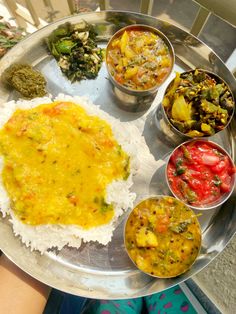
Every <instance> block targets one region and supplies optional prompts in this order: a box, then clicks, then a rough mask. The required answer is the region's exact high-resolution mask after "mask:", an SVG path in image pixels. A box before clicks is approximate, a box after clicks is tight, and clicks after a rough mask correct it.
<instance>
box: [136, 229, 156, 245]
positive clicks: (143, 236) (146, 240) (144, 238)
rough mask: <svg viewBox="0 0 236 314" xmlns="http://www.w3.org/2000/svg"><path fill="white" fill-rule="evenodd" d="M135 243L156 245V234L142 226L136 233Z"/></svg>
mask: <svg viewBox="0 0 236 314" xmlns="http://www.w3.org/2000/svg"><path fill="white" fill-rule="evenodd" d="M136 244H137V246H138V247H157V246H158V241H157V237H156V235H155V234H154V233H153V232H152V231H150V230H148V229H147V228H146V227H143V228H141V229H139V230H138V232H137V233H136Z"/></svg>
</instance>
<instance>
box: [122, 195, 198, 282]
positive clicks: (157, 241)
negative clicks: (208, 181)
mask: <svg viewBox="0 0 236 314" xmlns="http://www.w3.org/2000/svg"><path fill="white" fill-rule="evenodd" d="M125 245H126V248H127V251H128V254H129V256H130V258H131V259H132V260H133V262H134V263H135V264H136V265H137V267H138V268H139V269H141V270H142V271H144V272H145V273H148V274H150V275H153V276H156V277H161V278H169V277H175V276H178V275H180V274H182V273H183V272H185V271H187V270H188V269H189V268H190V267H191V265H192V264H193V263H194V261H195V260H196V258H197V255H198V252H199V250H200V246H201V229H200V225H199V223H198V219H197V217H196V215H195V214H194V212H193V211H192V210H191V209H190V208H188V207H187V206H186V205H184V204H183V203H182V202H180V201H179V200H177V199H175V198H173V197H170V196H163V197H156V198H149V199H146V200H144V201H142V202H141V203H139V204H138V205H137V206H136V207H135V208H134V209H133V211H132V212H131V214H130V216H129V218H128V220H127V223H126V226H125Z"/></svg>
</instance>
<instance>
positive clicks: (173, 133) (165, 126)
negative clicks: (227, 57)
mask: <svg viewBox="0 0 236 314" xmlns="http://www.w3.org/2000/svg"><path fill="white" fill-rule="evenodd" d="M195 70H196V69H194V70H190V71H186V72H183V73H181V74H180V76H183V75H185V74H187V73H191V72H195ZM197 70H198V71H199V72H205V73H207V74H208V75H209V76H211V77H212V78H213V79H215V81H216V83H224V84H225V85H226V86H227V89H228V91H229V93H230V96H231V97H232V100H233V104H234V107H233V108H232V110H231V112H229V119H228V121H227V124H226V125H225V126H224V127H223V129H222V130H219V131H217V132H216V133H219V132H221V131H223V130H224V129H226V128H227V126H228V125H229V124H230V122H231V119H232V117H233V115H234V110H235V100H234V95H233V92H232V91H231V89H230V87H229V85H228V84H227V83H226V82H225V81H224V80H223V79H222V78H221V77H220V76H219V75H217V74H215V73H213V72H211V71H208V70H204V69H197ZM173 83H174V79H173V80H172V81H171V82H170V83H169V84H168V86H167V88H166V90H165V93H164V97H165V95H166V93H167V92H168V91H169V89H170V88H171V87H172V85H173ZM163 99H164V98H163ZM155 122H156V125H157V127H158V129H159V130H160V131H161V133H162V134H163V135H164V136H165V138H166V139H167V140H169V141H170V142H173V143H181V142H183V141H187V140H188V139H192V138H209V137H210V136H212V135H205V136H199V137H198V136H189V135H187V134H185V133H183V132H181V131H180V130H179V129H178V128H177V127H176V126H174V125H173V123H172V122H171V121H170V119H169V117H168V115H167V113H166V110H165V108H164V106H163V103H161V104H160V106H158V107H157V110H156V112H155ZM216 133H215V134H216ZM215 134H214V135H215Z"/></svg>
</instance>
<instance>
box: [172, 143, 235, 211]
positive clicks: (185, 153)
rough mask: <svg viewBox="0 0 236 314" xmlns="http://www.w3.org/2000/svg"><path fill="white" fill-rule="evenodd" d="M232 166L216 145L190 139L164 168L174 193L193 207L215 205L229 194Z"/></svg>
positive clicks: (178, 149) (232, 173)
mask: <svg viewBox="0 0 236 314" xmlns="http://www.w3.org/2000/svg"><path fill="white" fill-rule="evenodd" d="M234 173H235V167H234V165H233V162H232V160H231V158H230V157H229V156H228V154H227V153H226V152H225V151H224V150H223V149H221V148H220V147H219V146H218V145H216V144H214V143H212V142H208V141H204V140H193V141H189V142H186V143H184V144H182V145H181V146H179V147H177V148H176V149H175V150H174V152H173V153H172V155H171V157H170V159H169V162H168V165H167V179H168V183H169V186H170V188H171V190H172V192H173V194H174V195H175V196H176V197H177V198H179V199H181V200H183V201H184V202H185V203H187V204H189V205H191V206H196V207H209V206H211V205H215V204H217V203H218V202H219V201H221V200H222V197H223V196H225V195H229V194H230V192H231V191H232V187H233V185H234V180H235V175H234Z"/></svg>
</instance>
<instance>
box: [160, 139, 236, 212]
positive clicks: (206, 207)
mask: <svg viewBox="0 0 236 314" xmlns="http://www.w3.org/2000/svg"><path fill="white" fill-rule="evenodd" d="M195 142H200V143H209V144H210V145H211V146H212V148H215V149H217V150H218V151H219V152H220V153H222V154H223V155H225V156H227V157H228V158H229V161H230V164H231V166H232V168H234V162H233V160H232V158H231V156H230V155H229V154H228V152H227V151H226V150H225V149H224V148H223V147H221V146H220V145H219V144H216V143H215V142H212V141H209V140H207V139H192V140H188V141H186V142H184V143H182V144H180V145H179V146H177V147H176V148H175V149H174V150H173V151H172V153H171V154H170V156H169V158H168V161H167V163H166V169H165V177H166V182H167V185H168V187H169V189H170V191H171V193H172V194H173V196H174V197H176V198H177V199H179V200H181V201H182V202H184V203H185V204H186V205H187V206H188V207H190V208H192V209H194V210H209V209H214V208H217V207H220V206H221V205H222V204H223V203H225V202H226V201H227V199H228V198H229V197H230V195H231V194H232V192H233V190H234V187H235V182H236V175H235V173H234V172H232V175H231V182H230V190H229V192H225V193H222V194H221V196H220V197H219V199H217V200H215V201H214V202H211V203H208V204H202V205H201V204H199V205H192V204H190V203H188V202H187V201H185V200H184V199H182V198H180V197H179V196H178V195H176V193H175V192H174V191H173V189H172V187H171V184H170V182H169V177H168V165H169V163H170V159H171V157H172V155H173V154H174V153H175V152H176V150H178V149H179V148H180V147H182V146H184V145H187V144H194V143H195ZM202 175H203V176H204V174H202Z"/></svg>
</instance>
